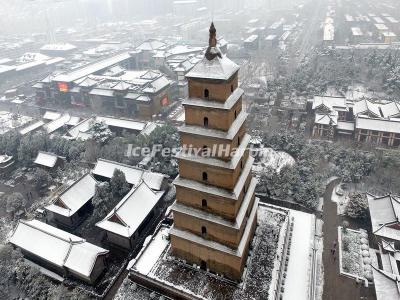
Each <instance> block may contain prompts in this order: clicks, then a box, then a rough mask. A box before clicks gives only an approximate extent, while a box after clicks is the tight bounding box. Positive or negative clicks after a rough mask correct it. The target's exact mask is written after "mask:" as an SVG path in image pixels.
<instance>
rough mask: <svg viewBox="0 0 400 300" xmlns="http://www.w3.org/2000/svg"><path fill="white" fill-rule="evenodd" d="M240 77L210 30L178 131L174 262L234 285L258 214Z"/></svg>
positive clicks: (191, 75)
mask: <svg viewBox="0 0 400 300" xmlns="http://www.w3.org/2000/svg"><path fill="white" fill-rule="evenodd" d="M238 72H239V66H238V65H236V64H235V63H234V62H232V61H231V60H230V59H228V58H227V57H226V56H225V55H224V54H222V53H221V51H220V50H219V49H218V47H217V38H216V29H215V27H214V24H213V23H212V24H211V27H210V38H209V46H208V48H207V51H206V53H205V55H204V58H203V59H202V60H201V61H200V62H199V63H198V64H197V65H196V66H195V67H194V68H193V69H192V70H191V71H190V72H189V73H188V74H187V75H186V78H187V80H188V84H189V98H188V100H186V101H184V102H183V106H184V109H185V124H184V125H183V126H182V127H180V128H179V131H180V137H181V145H182V150H181V151H180V152H179V153H178V154H177V159H178V162H179V176H178V177H177V179H176V180H175V181H174V184H175V186H176V202H175V204H174V206H173V213H174V225H173V227H172V228H171V230H170V239H171V250H172V254H173V255H174V256H175V257H177V258H180V259H182V260H185V261H186V262H187V263H190V264H196V265H197V266H200V268H201V269H203V270H208V271H210V272H213V273H216V274H219V275H223V276H225V277H228V278H230V279H233V280H236V281H239V280H240V279H241V277H242V272H243V270H244V267H245V265H246V261H247V256H248V252H249V247H250V242H251V240H252V238H253V235H254V231H255V228H256V224H257V208H258V199H257V198H255V187H256V180H255V179H254V178H253V177H252V175H251V167H252V164H253V161H254V159H253V158H252V157H251V156H250V155H249V142H250V135H248V134H247V133H246V128H245V123H246V118H247V114H246V113H245V112H244V111H243V110H242V96H243V93H244V91H243V90H242V89H241V88H239V87H238Z"/></svg>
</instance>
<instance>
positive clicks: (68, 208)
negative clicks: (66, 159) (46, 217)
mask: <svg viewBox="0 0 400 300" xmlns="http://www.w3.org/2000/svg"><path fill="white" fill-rule="evenodd" d="M96 184H97V181H96V180H95V179H94V178H93V177H92V175H90V174H86V175H84V176H83V177H81V178H80V179H79V180H77V181H75V182H74V183H73V184H72V185H71V186H70V187H68V188H67V189H66V190H64V191H63V192H62V193H61V194H60V195H59V196H58V197H57V198H56V199H55V201H54V202H53V204H51V205H49V206H47V207H46V209H47V210H49V211H52V212H54V213H56V214H59V215H63V216H65V217H70V216H72V215H74V214H75V213H76V212H77V211H78V210H79V209H80V208H81V207H82V206H84V205H85V204H86V203H87V202H88V201H89V200H90V199H92V198H93V196H94V194H95V191H96Z"/></svg>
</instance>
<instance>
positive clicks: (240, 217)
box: [172, 178, 257, 230]
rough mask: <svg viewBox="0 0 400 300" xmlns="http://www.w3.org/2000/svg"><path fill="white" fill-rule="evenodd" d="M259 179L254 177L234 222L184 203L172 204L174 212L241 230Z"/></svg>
mask: <svg viewBox="0 0 400 300" xmlns="http://www.w3.org/2000/svg"><path fill="white" fill-rule="evenodd" d="M256 184H257V181H256V179H254V178H253V179H252V180H251V182H250V185H249V188H248V192H247V193H246V195H245V197H244V199H243V202H242V204H241V206H240V209H239V211H238V213H237V215H236V219H235V221H234V222H231V221H229V220H227V219H226V218H223V217H221V216H218V215H216V214H213V213H209V212H207V211H204V210H201V209H197V208H194V207H190V206H187V205H185V204H182V203H178V202H175V203H174V205H173V206H172V210H173V211H174V212H178V213H181V214H185V215H189V216H192V217H195V218H197V219H200V220H205V221H208V222H212V223H216V224H219V225H222V226H226V227H228V228H234V229H237V230H239V229H240V228H241V227H242V224H243V221H244V219H245V216H246V212H247V210H248V208H249V205H250V202H251V200H252V196H253V194H254V191H255V188H256Z"/></svg>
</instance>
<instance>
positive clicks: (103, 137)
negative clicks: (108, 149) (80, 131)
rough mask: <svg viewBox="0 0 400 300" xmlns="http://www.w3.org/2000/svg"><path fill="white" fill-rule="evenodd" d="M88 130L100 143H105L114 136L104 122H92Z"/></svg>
mask: <svg viewBox="0 0 400 300" xmlns="http://www.w3.org/2000/svg"><path fill="white" fill-rule="evenodd" d="M89 132H90V133H91V134H92V136H93V139H94V140H95V141H96V142H98V143H100V144H102V145H104V144H106V143H107V142H108V141H109V140H110V139H111V138H112V137H113V136H114V134H113V133H112V132H111V130H110V128H108V125H107V124H106V123H104V122H94V123H93V125H92V127H91V128H90V130H89Z"/></svg>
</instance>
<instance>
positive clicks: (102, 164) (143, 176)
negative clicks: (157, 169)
mask: <svg viewBox="0 0 400 300" xmlns="http://www.w3.org/2000/svg"><path fill="white" fill-rule="evenodd" d="M116 169H118V170H121V171H122V172H123V173H124V174H125V178H126V181H127V182H128V183H129V184H132V185H134V186H137V185H138V184H140V182H141V181H142V180H143V181H145V182H146V184H147V185H148V186H149V187H150V188H151V189H153V190H155V191H159V190H161V189H162V185H163V182H164V179H165V178H166V176H165V175H164V174H160V173H153V172H150V171H147V170H143V169H140V168H136V167H133V166H129V165H125V164H121V163H118V162H115V161H109V160H105V159H101V158H100V159H99V160H98V161H97V163H96V166H95V168H94V169H93V175H97V176H100V177H105V178H111V177H112V176H113V174H114V171H115V170H116Z"/></svg>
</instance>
